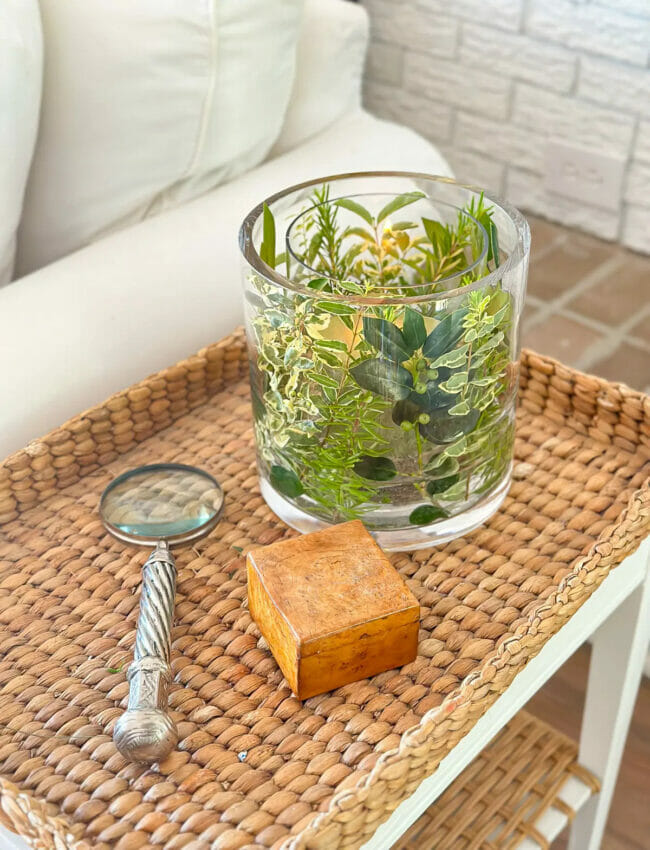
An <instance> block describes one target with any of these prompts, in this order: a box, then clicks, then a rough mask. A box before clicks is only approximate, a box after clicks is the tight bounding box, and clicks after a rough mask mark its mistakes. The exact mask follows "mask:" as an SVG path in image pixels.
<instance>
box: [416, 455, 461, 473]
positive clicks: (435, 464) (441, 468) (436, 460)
mask: <svg viewBox="0 0 650 850" xmlns="http://www.w3.org/2000/svg"><path fill="white" fill-rule="evenodd" d="M458 468H459V464H458V461H457V460H456V458H455V457H448V455H447V452H441V453H440V454H438V455H434V456H433V457H432V458H431V460H430V461H429V463H428V464H427V465H426V466H425V467H424V471H425V472H431V473H434V472H435V474H436V475H439V476H442V477H443V478H444V477H446V476H448V475H453V474H454V473H455V472H458Z"/></svg>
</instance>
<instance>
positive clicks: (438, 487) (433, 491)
mask: <svg viewBox="0 0 650 850" xmlns="http://www.w3.org/2000/svg"><path fill="white" fill-rule="evenodd" d="M459 480H460V476H459V475H448V476H447V478H433V479H432V480H431V481H427V493H428V494H429V495H430V496H436V495H438V494H439V493H444V492H445V490H449V488H450V487H453V485H454V484H457V483H458V481H459Z"/></svg>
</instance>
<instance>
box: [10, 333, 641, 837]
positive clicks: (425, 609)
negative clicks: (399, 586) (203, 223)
mask: <svg viewBox="0 0 650 850" xmlns="http://www.w3.org/2000/svg"><path fill="white" fill-rule="evenodd" d="M246 374H247V361H246V353H245V348H244V339H243V335H242V334H241V332H237V333H235V334H234V335H232V336H231V337H229V338H227V339H226V340H223V341H222V342H220V343H218V344H216V345H213V346H211V347H209V348H208V349H205V350H204V351H202V352H201V353H200V354H199V355H198V356H195V357H192V358H190V359H189V360H186V361H184V362H182V363H180V364H179V365H177V366H175V367H173V368H171V369H168V370H166V371H164V372H162V373H160V374H159V375H157V376H154V377H153V378H149V379H147V380H145V381H143V382H142V383H140V384H138V385H136V386H134V387H132V388H130V389H129V390H126V391H125V392H123V393H119V394H117V395H116V396H114V397H112V398H111V399H109V400H108V401H107V402H105V403H104V404H102V405H100V406H98V407H97V408H94V409H92V410H90V411H88V412H86V413H85V414H82V415H80V416H79V417H77V418H75V419H74V420H72V421H71V422H69V423H67V424H66V425H65V426H64V427H63V428H61V429H60V430H57V431H55V432H54V433H52V434H50V435H48V436H47V437H45V438H43V439H42V440H39V441H36V442H34V443H32V444H31V445H30V446H28V447H27V448H26V449H25V450H24V451H21V452H19V453H17V454H15V455H13V456H12V457H10V458H9V459H8V460H7V461H6V462H5V463H4V465H3V466H2V467H0V520H1V521H2V523H3V524H2V528H1V537H0V648H1V649H0V724H1V725H0V789H1V790H2V804H1V806H0V812H1V813H2V816H4V818H5V820H8V821H9V822H10V823H11V824H12V825H13V826H14V828H15V829H17V830H23V831H24V830H27V829H30V830H32V831H36V832H37V833H38V835H39V838H38V841H40V844H38V845H35V846H41V847H44V848H51V847H54V846H57V845H56V844H55V839H54V837H53V836H60V838H61V841H63V836H64V835H65V834H66V833H68V834H69V835H73V836H74V837H75V840H74V841H71V840H69V839H68V840H67V843H66V844H65V845H63V846H66V847H68V846H69V847H74V848H95V850H108V848H115V850H138V848H155V850H176V848H181V847H182V848H189V850H208V848H215V850H236V849H237V848H239V849H240V850H241V848H247V850H253V849H254V850H261V848H268V847H274V848H276V850H277V848H280V847H283V848H289V847H291V848H301V847H309V848H328V850H348V848H356V847H359V846H360V845H361V844H362V843H363V841H364V840H365V839H366V838H367V837H368V836H369V835H370V834H371V833H372V832H373V831H374V830H375V829H376V827H377V826H378V824H379V823H380V822H382V821H383V820H384V819H385V818H386V817H387V816H388V815H389V814H390V812H391V811H392V810H393V809H395V808H396V807H397V805H398V803H399V802H400V801H401V800H402V799H404V798H405V797H406V796H408V795H409V794H411V793H412V792H413V790H414V789H415V788H416V787H417V785H418V784H419V782H420V781H421V779H422V778H423V777H424V776H426V775H428V774H430V773H431V772H432V771H433V770H434V769H435V767H436V766H437V765H438V763H439V762H440V760H441V759H442V758H443V757H444V756H445V754H446V753H448V752H449V750H450V749H451V748H452V747H453V746H454V745H455V744H456V743H457V742H458V741H459V740H460V739H461V738H462V737H463V735H465V734H466V732H467V731H468V730H469V729H470V728H471V727H472V725H473V724H474V722H475V721H476V719H477V718H478V717H479V716H480V715H481V714H483V712H484V711H485V710H486V709H487V707H488V706H489V705H490V704H491V703H492V702H494V700H495V699H496V698H497V697H498V696H499V695H500V694H501V693H502V692H503V691H504V690H505V689H506V688H507V687H508V685H509V683H510V682H511V681H512V679H513V678H514V676H515V675H516V673H517V672H518V671H519V670H520V669H521V668H522V667H523V666H524V665H525V664H526V662H527V660H528V659H529V658H531V657H532V656H534V655H535V654H536V653H537V652H538V651H539V649H540V648H541V647H542V646H543V644H544V643H545V642H546V640H547V639H548V638H549V637H550V636H551V635H552V634H554V633H555V632H557V630H558V629H559V628H560V627H561V626H562V624H563V623H564V622H565V621H566V619H567V618H569V617H570V616H571V614H572V613H573V612H574V611H575V610H576V609H577V608H578V607H579V606H580V605H581V604H582V603H583V602H584V601H585V600H586V599H587V598H588V596H589V595H590V593H591V592H592V591H593V590H594V588H596V587H597V586H598V585H599V584H600V582H601V581H602V580H603V579H604V578H605V576H606V575H607V573H608V571H609V570H610V569H611V568H612V567H614V566H615V565H616V564H618V563H619V562H620V561H621V560H622V559H623V558H624V557H625V556H626V555H627V554H628V553H630V552H631V551H633V550H634V549H635V548H636V546H637V545H638V544H639V542H640V541H641V540H642V539H643V538H644V537H645V536H646V535H647V534H648V531H649V527H650V490H649V481H648V475H649V472H650V400H648V399H647V398H645V397H644V396H643V395H641V394H639V393H636V392H634V391H632V390H629V389H627V388H625V387H622V386H617V385H612V384H608V383H606V382H604V381H601V380H598V379H596V378H593V377H587V376H584V375H581V374H579V373H576V372H574V371H572V370H570V369H567V368H565V367H563V366H561V365H560V364H558V363H555V362H553V361H551V360H547V359H545V358H543V357H539V356H537V355H535V354H531V353H525V354H524V355H523V357H522V380H521V395H520V399H521V403H520V408H519V413H518V431H517V444H516V464H515V469H514V481H513V484H512V487H511V490H510V494H509V496H508V498H507V500H506V502H505V503H504V505H503V507H502V509H501V510H500V512H499V513H498V514H497V515H496V516H495V517H493V519H492V520H491V521H490V522H489V523H488V524H487V525H486V526H485V527H483V528H481V529H479V530H477V531H476V532H474V533H473V534H471V535H470V536H468V537H467V538H464V539H460V540H456V541H454V542H453V543H450V544H448V545H446V546H444V547H443V548H440V549H432V550H427V551H421V552H418V553H414V554H413V555H407V554H397V555H395V556H393V559H392V560H393V563H394V564H395V565H396V566H397V568H398V569H399V570H400V571H401V572H402V574H403V575H404V576H405V577H406V579H407V580H408V583H409V585H410V587H411V588H412V590H413V592H414V593H415V594H416V596H417V597H418V599H419V601H420V604H421V606H422V607H421V630H420V644H419V655H418V658H417V660H416V661H415V662H413V663H412V664H409V665H407V666H406V667H404V668H402V669H401V670H394V671H389V672H387V673H383V674H381V675H379V676H375V677H374V678H372V679H370V680H366V681H363V682H361V683H357V684H355V685H351V686H346V687H344V688H340V689H339V690H337V691H335V692H332V693H329V694H325V695H322V696H318V697H313V698H312V699H309V700H307V701H306V702H304V703H300V702H299V701H298V700H296V699H295V698H294V697H292V695H291V694H290V692H289V690H288V689H287V687H286V686H285V683H284V682H283V680H282V677H281V675H280V674H279V672H278V669H277V667H276V665H275V662H274V660H273V658H272V657H271V656H270V654H269V652H268V651H267V649H266V647H265V646H264V644H263V642H262V641H261V639H260V637H259V633H258V631H257V628H256V627H255V625H254V624H253V623H252V622H251V619H250V617H249V614H248V611H247V609H246V606H245V600H246V586H245V565H244V558H243V556H242V554H241V553H240V551H239V550H240V549H242V550H243V553H244V554H245V552H246V550H247V549H248V548H249V547H252V546H257V545H260V544H267V543H271V542H272V541H274V540H277V539H279V538H281V537H283V536H284V535H288V534H292V533H293V532H291V531H289V530H288V529H286V528H285V527H284V526H282V525H281V524H280V523H279V521H278V520H277V519H276V518H275V517H274V516H273V514H272V513H271V512H270V510H269V509H268V508H267V507H266V505H265V503H264V502H263V500H262V498H261V496H260V494H259V490H258V486H257V478H256V472H255V464H254V455H253V437H252V431H251V427H250V425H251V420H250V406H249V400H248V388H247V383H246V380H247V379H246ZM158 460H166V461H178V462H182V463H190V464H197V465H199V466H202V467H204V468H205V469H206V470H207V471H208V472H211V473H212V474H214V475H216V477H217V478H219V479H220V481H221V482H222V483H223V484H224V489H225V491H226V499H227V504H226V510H225V514H224V519H223V521H222V522H221V523H220V525H219V526H218V527H217V529H216V530H215V531H214V532H213V533H212V534H211V535H210V536H209V537H208V538H206V539H205V540H203V541H200V542H199V543H197V544H196V545H195V546H194V547H193V548H190V549H183V550H178V557H177V562H178V567H179V577H178V592H177V606H176V622H175V626H174V632H173V638H174V644H173V661H172V664H173V671H174V675H175V685H174V686H173V689H172V693H171V696H170V705H171V709H172V711H173V712H174V716H175V719H176V721H177V724H178V728H179V732H180V745H179V749H178V751H177V752H175V753H173V754H172V755H171V756H170V757H169V758H168V759H167V760H166V761H165V762H164V763H163V764H161V765H159V766H158V767H157V768H156V769H153V770H146V769H144V768H142V767H137V766H134V765H129V764H127V763H126V762H125V761H124V759H123V758H122V757H121V756H120V755H119V754H118V753H117V752H116V750H115V748H114V746H113V744H112V741H111V732H112V726H113V723H114V722H115V719H116V718H117V717H118V716H119V714H120V713H121V710H122V708H121V706H123V705H124V704H125V699H126V696H127V683H126V678H125V672H124V670H122V671H120V672H110V670H109V669H108V668H109V667H110V668H111V669H113V668H112V666H111V665H113V664H115V663H116V661H117V660H128V659H129V657H130V653H131V652H132V647H133V640H134V630H135V624H136V617H137V607H138V597H137V592H136V591H137V588H138V586H139V581H140V568H141V565H142V563H143V562H144V560H145V559H146V556H147V553H146V552H145V551H142V552H138V551H136V550H135V549H128V548H127V547H125V546H123V545H122V544H120V543H118V542H117V541H115V540H113V539H112V538H110V537H109V536H108V535H107V534H106V533H105V532H104V530H103V529H102V526H101V524H100V522H99V519H98V516H97V503H98V498H99V494H100V492H101V490H102V489H103V487H104V486H105V485H106V484H107V483H108V481H109V480H110V479H111V478H112V477H113V476H114V475H116V474H117V473H119V472H121V471H123V470H125V469H127V468H129V467H132V466H135V465H139V464H142V463H146V462H153V461H158ZM79 658H83V659H84V675H83V676H78V675H75V671H76V666H75V665H76V664H78V663H79V661H78V659H79ZM90 721H93V722H96V723H99V724H100V725H101V726H102V728H103V733H102V734H98V735H95V736H94V737H93V738H91V739H90V740H87V741H85V742H81V741H80V742H77V743H72V742H66V741H64V740H63V739H62V738H58V737H57V730H62V728H63V724H65V723H66V722H67V723H68V726H67V727H65V728H66V729H69V728H70V724H72V727H74V728H76V725H78V724H82V725H83V724H84V723H86V724H87V723H89V722H90ZM14 730H22V732H23V734H17V733H16V732H15V731H14ZM26 732H30V733H33V734H30V736H29V737H26V735H25V734H24V733H26ZM41 734H46V735H47V737H46V738H42V737H41ZM244 753H245V754H246V755H245V756H243V754H244ZM240 754H242V755H240ZM242 759H243V760H242ZM59 846H61V844H59Z"/></svg>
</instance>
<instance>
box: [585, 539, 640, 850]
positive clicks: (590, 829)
mask: <svg viewBox="0 0 650 850" xmlns="http://www.w3.org/2000/svg"><path fill="white" fill-rule="evenodd" d="M649 551H650V546H649V545H648V541H646V542H645V543H644V544H643V545H642V546H641V547H640V549H639V551H638V552H637V553H636V554H635V555H634V556H632V557H642V558H644V559H645V561H646V564H648V566H650V564H649V563H648V562H649V561H650V559H649ZM648 566H646V579H645V582H644V583H643V584H642V585H640V586H639V587H638V588H637V589H636V590H635V591H634V592H633V593H632V594H631V595H630V596H628V597H627V598H626V599H625V601H624V602H622V603H621V605H619V607H618V608H617V609H616V610H615V611H614V612H613V613H612V614H611V615H610V616H609V617H608V619H607V620H605V622H604V623H603V624H602V626H600V628H599V629H597V630H596V632H594V635H593V647H592V651H591V663H590V667H589V682H588V685H587V695H586V699H585V707H584V712H583V717H582V730H581V733H580V755H579V761H580V764H582V765H584V766H585V767H587V768H589V769H590V770H591V771H593V773H594V774H595V775H596V776H597V777H598V778H599V779H600V781H601V790H600V793H599V794H596V795H595V796H594V797H592V798H591V799H590V800H589V801H588V803H587V804H586V805H585V806H584V807H583V808H582V809H580V811H579V812H578V814H577V815H576V818H575V820H574V822H573V826H572V828H571V837H570V840H569V850H598V848H599V847H600V843H601V840H602V837H603V833H604V831H605V824H606V822H607V814H608V812H609V807H610V803H611V801H612V795H613V793H614V787H615V785H616V778H617V775H618V769H619V766H620V763H621V757H622V755H623V748H624V746H625V739H626V737H627V732H628V727H629V724H630V720H631V717H632V712H633V710H634V703H635V701H636V696H637V691H638V688H639V682H640V680H641V674H642V672H643V665H644V662H645V658H646V653H647V651H648V641H649V639H650V572H648Z"/></svg>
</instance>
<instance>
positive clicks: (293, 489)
mask: <svg viewBox="0 0 650 850" xmlns="http://www.w3.org/2000/svg"><path fill="white" fill-rule="evenodd" d="M271 484H272V485H273V487H275V489H276V490H279V491H280V493H282V494H284V495H285V496H289V498H290V499H295V498H296V497H297V496H300V495H301V494H302V493H304V492H305V490H304V487H303V486H302V484H301V483H300V479H299V478H298V476H297V475H296V473H295V472H292V470H290V469H286V467H284V466H272V467H271Z"/></svg>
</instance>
